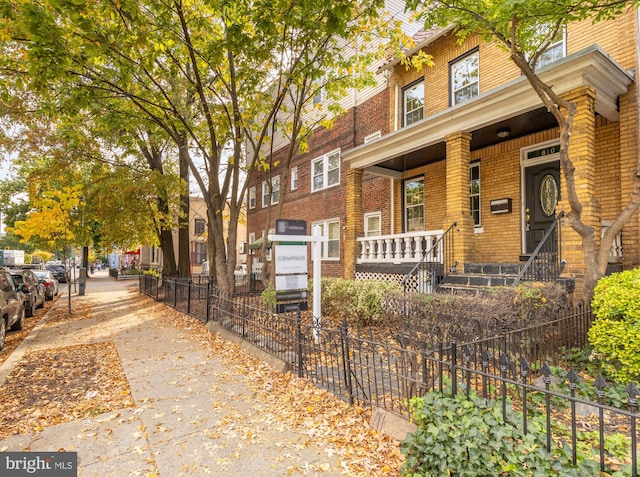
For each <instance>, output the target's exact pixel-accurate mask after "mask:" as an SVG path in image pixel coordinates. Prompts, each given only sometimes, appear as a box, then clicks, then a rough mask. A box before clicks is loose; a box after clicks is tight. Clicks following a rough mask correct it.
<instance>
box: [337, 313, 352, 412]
mask: <svg viewBox="0 0 640 477" xmlns="http://www.w3.org/2000/svg"><path fill="white" fill-rule="evenodd" d="M340 341H341V342H342V369H343V372H344V381H345V385H346V386H347V392H348V393H349V404H350V405H351V404H353V387H352V382H351V362H350V359H349V333H348V330H347V319H346V318H344V320H343V321H342V329H341V331H340Z"/></svg>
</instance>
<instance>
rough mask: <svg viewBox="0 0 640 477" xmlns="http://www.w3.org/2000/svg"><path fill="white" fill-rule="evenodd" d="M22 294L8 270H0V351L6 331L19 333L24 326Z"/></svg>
mask: <svg viewBox="0 0 640 477" xmlns="http://www.w3.org/2000/svg"><path fill="white" fill-rule="evenodd" d="M23 303H24V294H23V293H22V292H21V291H19V290H18V285H17V284H16V282H15V281H14V280H13V277H12V276H11V274H10V273H9V271H8V270H6V269H5V270H0V318H1V319H0V351H1V350H2V348H4V342H5V336H6V334H7V330H9V329H10V330H12V331H19V330H21V329H22V327H23V326H24V305H23Z"/></svg>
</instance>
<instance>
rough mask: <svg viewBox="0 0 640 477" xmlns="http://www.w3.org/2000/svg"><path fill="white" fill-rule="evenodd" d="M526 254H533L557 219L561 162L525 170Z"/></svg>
mask: <svg viewBox="0 0 640 477" xmlns="http://www.w3.org/2000/svg"><path fill="white" fill-rule="evenodd" d="M525 187H526V191H525V216H524V221H525V222H524V231H525V232H524V233H525V247H526V250H525V253H532V252H533V251H534V250H535V248H536V247H537V246H538V244H539V243H540V241H541V240H542V237H544V234H545V232H546V231H547V229H548V228H549V226H550V225H551V224H552V223H553V221H554V220H555V218H556V205H557V204H558V200H559V199H560V162H559V161H553V162H547V163H545V164H539V165H536V166H531V167H527V168H526V169H525Z"/></svg>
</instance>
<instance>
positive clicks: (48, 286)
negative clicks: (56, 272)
mask: <svg viewBox="0 0 640 477" xmlns="http://www.w3.org/2000/svg"><path fill="white" fill-rule="evenodd" d="M33 273H35V275H36V277H38V281H39V282H40V283H42V284H43V285H44V296H45V298H46V299H47V300H53V297H54V296H56V295H57V294H58V288H59V286H60V284H59V283H58V280H56V277H54V276H53V273H51V272H50V271H49V270H34V271H33Z"/></svg>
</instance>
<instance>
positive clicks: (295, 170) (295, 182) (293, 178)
mask: <svg viewBox="0 0 640 477" xmlns="http://www.w3.org/2000/svg"><path fill="white" fill-rule="evenodd" d="M297 188H298V168H297V167H294V168H293V169H291V190H296V189H297Z"/></svg>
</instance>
